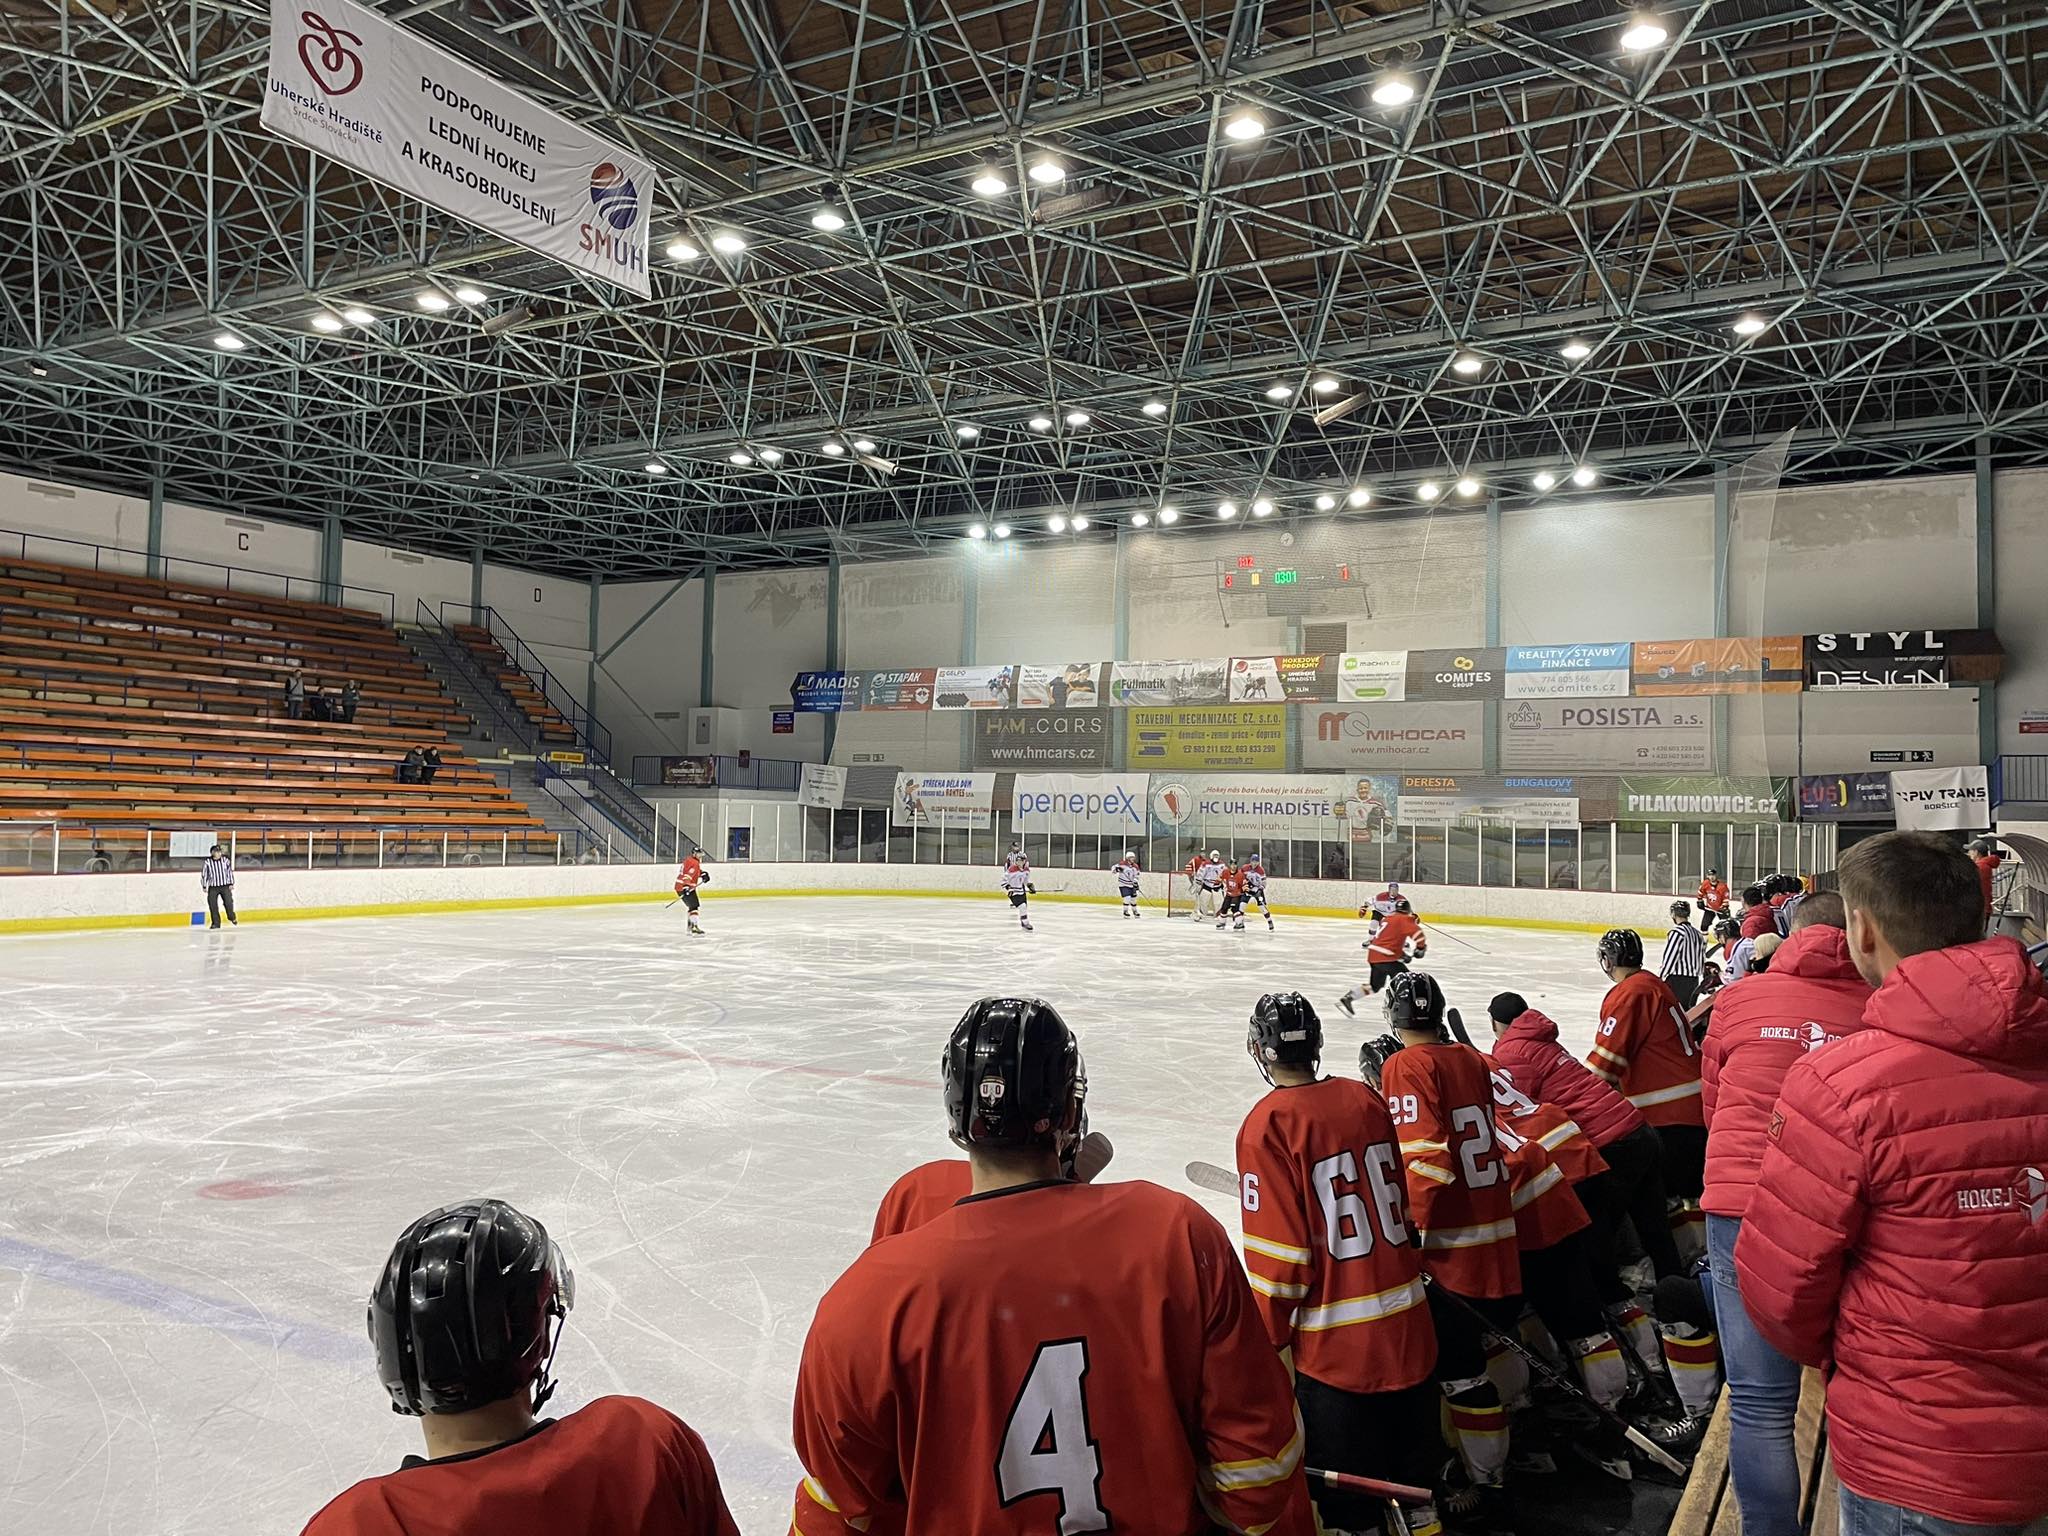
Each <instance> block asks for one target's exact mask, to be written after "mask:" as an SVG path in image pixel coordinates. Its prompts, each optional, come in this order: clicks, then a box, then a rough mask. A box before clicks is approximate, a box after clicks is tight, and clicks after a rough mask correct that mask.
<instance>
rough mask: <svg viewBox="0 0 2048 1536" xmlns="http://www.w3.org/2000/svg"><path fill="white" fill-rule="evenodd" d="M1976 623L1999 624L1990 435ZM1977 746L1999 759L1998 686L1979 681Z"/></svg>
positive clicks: (1982, 469)
mask: <svg viewBox="0 0 2048 1536" xmlns="http://www.w3.org/2000/svg"><path fill="white" fill-rule="evenodd" d="M1976 469H1977V487H1976V489H1977V627H1978V628H1979V629H1990V630H1995V629H1997V628H1998V491H1997V481H1996V480H1995V479H1994V478H1993V476H1992V473H1991V439H1990V438H1988V437H1980V438H1978V439H1977V465H1976ZM1977 750H1978V753H1979V761H1981V762H1982V763H1984V765H1985V766H1986V767H1991V766H1993V765H1995V764H1996V763H1997V762H1998V689H1997V688H1996V687H1995V686H1994V685H1992V684H1990V683H1979V684H1978V685H1977Z"/></svg>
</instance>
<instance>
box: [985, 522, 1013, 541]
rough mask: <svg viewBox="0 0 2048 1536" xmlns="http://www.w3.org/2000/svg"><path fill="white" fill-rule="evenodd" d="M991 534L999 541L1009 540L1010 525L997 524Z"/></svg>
mask: <svg viewBox="0 0 2048 1536" xmlns="http://www.w3.org/2000/svg"><path fill="white" fill-rule="evenodd" d="M989 532H991V533H993V534H994V535H995V536H996V537H997V538H999V539H1007V538H1008V537H1009V536H1010V525H1009V524H1008V523H997V524H996V525H995V527H993V528H991V529H990V530H989Z"/></svg>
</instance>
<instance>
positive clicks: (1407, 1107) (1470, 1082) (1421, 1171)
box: [1380, 1042, 1522, 1297]
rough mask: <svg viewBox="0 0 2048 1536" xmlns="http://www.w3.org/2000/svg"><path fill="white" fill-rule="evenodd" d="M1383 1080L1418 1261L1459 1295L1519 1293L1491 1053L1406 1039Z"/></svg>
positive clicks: (1519, 1277) (1512, 1214) (1519, 1274)
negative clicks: (1418, 1244) (1416, 1233)
mask: <svg viewBox="0 0 2048 1536" xmlns="http://www.w3.org/2000/svg"><path fill="white" fill-rule="evenodd" d="M1380 1086H1381V1088H1382V1089H1383V1090H1384V1092H1385V1094H1386V1101H1387V1109H1388V1112H1389V1113H1390V1114H1391V1115H1392V1116H1393V1119H1394V1125H1395V1127H1396V1129H1397V1130H1398V1131H1399V1132H1400V1136H1401V1160H1402V1162H1403V1164H1404V1165H1405V1166H1406V1168H1407V1173H1408V1211H1409V1216H1410V1218H1411V1219H1412V1220H1413V1221H1414V1223H1415V1225H1416V1226H1417V1227H1418V1228H1419V1229H1420V1230H1421V1233H1422V1267H1423V1268H1424V1269H1426V1270H1428V1271H1429V1274H1430V1278H1432V1279H1434V1280H1437V1281H1440V1282H1442V1283H1443V1284H1444V1285H1446V1286H1448V1287H1449V1288H1450V1289H1451V1290H1454V1291H1456V1292H1457V1293H1458V1294H1459V1295H1460V1296H1495V1297H1497V1296H1513V1295H1515V1294H1517V1293H1518V1292H1519V1291H1520V1290H1521V1289H1522V1268H1521V1262H1520V1261H1519V1260H1518V1259H1517V1258H1516V1256H1515V1253H1516V1248H1515V1208H1514V1198H1513V1191H1512V1188H1511V1186H1510V1184H1509V1182H1508V1172H1507V1168H1506V1166H1505V1165H1504V1164H1503V1163H1502V1161H1501V1155H1500V1152H1499V1149H1498V1148H1497V1147H1496V1145H1495V1138H1494V1122H1493V1082H1492V1079H1491V1078H1490V1077H1489V1075H1488V1073H1487V1065H1486V1058H1485V1057H1484V1056H1482V1055H1480V1054H1479V1052H1477V1051H1476V1050H1474V1049H1473V1048H1472V1047H1471V1046H1469V1045H1454V1044H1450V1043H1448V1042H1446V1043H1444V1044H1441V1045H1411V1046H1407V1047H1405V1048H1404V1049H1402V1050H1398V1051H1396V1052H1394V1054H1393V1055H1391V1056H1389V1057H1388V1058H1387V1064H1386V1066H1385V1067H1384V1068H1382V1069H1381V1079H1380Z"/></svg>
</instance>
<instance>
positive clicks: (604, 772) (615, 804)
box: [534, 758, 661, 856]
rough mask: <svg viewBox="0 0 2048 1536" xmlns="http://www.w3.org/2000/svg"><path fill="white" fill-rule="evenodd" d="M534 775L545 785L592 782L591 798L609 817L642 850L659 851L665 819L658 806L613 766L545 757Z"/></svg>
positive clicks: (590, 783) (590, 784)
mask: <svg viewBox="0 0 2048 1536" xmlns="http://www.w3.org/2000/svg"><path fill="white" fill-rule="evenodd" d="M534 778H535V780H536V781H537V782H539V783H542V784H545V783H546V782H547V781H548V780H549V779H572V780H575V781H576V782H578V783H583V784H588V785H589V786H590V789H591V794H590V798H591V799H592V800H593V801H595V802H596V804H597V807H598V809H599V810H600V811H602V812H603V813H604V815H605V816H606V818H607V819H609V820H610V821H612V822H613V823H614V824H615V825H617V827H618V828H619V830H620V831H622V832H624V833H625V834H626V835H627V836H628V837H630V838H632V839H633V841H634V842H635V843H637V844H639V846H640V849H641V851H642V852H644V853H646V854H648V855H649V856H653V855H654V854H655V853H656V852H657V851H658V841H659V835H660V826H661V822H660V818H659V817H658V816H657V814H656V813H655V809H654V807H653V806H651V805H649V804H648V803H647V802H646V801H645V800H642V799H641V798H640V797H639V796H638V795H636V794H634V793H633V791H632V789H631V788H630V787H628V786H627V785H626V784H624V783H623V782H622V781H621V780H620V778H619V776H618V775H617V774H615V773H613V772H612V771H611V770H610V769H609V768H606V767H603V766H602V765H599V764H594V763H585V764H580V765H572V764H556V763H550V762H548V761H547V760H546V759H545V758H543V759H541V760H539V761H537V762H536V763H535V764H534ZM571 810H572V812H573V810H574V807H571Z"/></svg>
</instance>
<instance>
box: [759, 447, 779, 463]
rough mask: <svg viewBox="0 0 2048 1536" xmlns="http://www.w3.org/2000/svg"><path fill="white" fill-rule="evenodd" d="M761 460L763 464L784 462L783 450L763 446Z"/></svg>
mask: <svg viewBox="0 0 2048 1536" xmlns="http://www.w3.org/2000/svg"><path fill="white" fill-rule="evenodd" d="M761 462H762V463H763V464H780V463H781V462H782V450H781V449H780V448H763V449H762V450H761Z"/></svg>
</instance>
